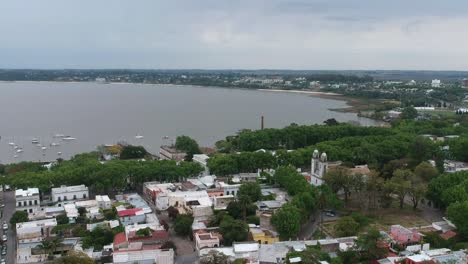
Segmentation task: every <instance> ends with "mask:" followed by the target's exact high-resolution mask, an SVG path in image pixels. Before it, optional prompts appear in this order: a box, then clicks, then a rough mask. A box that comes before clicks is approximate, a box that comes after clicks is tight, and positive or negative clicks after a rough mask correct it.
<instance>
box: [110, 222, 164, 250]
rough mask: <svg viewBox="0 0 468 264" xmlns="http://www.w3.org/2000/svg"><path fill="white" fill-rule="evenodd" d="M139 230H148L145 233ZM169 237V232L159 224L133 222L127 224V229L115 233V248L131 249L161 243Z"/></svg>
mask: <svg viewBox="0 0 468 264" xmlns="http://www.w3.org/2000/svg"><path fill="white" fill-rule="evenodd" d="M139 230H148V232H149V233H148V234H146V235H144V234H142V233H140V232H138V231H139ZM167 239H169V233H167V232H166V230H164V227H162V226H160V225H159V224H133V225H128V226H125V231H124V232H122V233H119V234H117V235H115V237H114V243H113V246H114V249H115V250H123V249H131V248H133V247H135V246H138V245H141V244H143V245H156V244H157V245H160V244H162V243H164V242H165V241H167Z"/></svg>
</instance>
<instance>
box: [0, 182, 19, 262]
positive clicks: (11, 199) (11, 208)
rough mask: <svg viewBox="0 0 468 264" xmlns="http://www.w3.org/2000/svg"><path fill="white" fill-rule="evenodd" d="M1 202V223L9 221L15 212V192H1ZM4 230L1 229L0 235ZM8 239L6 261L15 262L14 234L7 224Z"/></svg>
mask: <svg viewBox="0 0 468 264" xmlns="http://www.w3.org/2000/svg"><path fill="white" fill-rule="evenodd" d="M3 203H4V204H5V207H4V208H3V213H2V218H1V224H2V225H3V221H6V222H7V223H9V222H10V218H11V216H12V215H13V214H14V213H15V209H16V203H15V192H13V191H9V192H4V193H3ZM4 232H5V231H3V230H2V235H3V234H4ZM6 233H7V237H8V241H7V249H8V250H7V255H6V260H7V261H6V263H8V264H10V263H12V264H13V263H16V236H15V233H14V232H13V228H12V227H11V226H10V224H8V231H6Z"/></svg>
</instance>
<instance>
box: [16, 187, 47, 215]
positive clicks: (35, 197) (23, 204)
mask: <svg viewBox="0 0 468 264" xmlns="http://www.w3.org/2000/svg"><path fill="white" fill-rule="evenodd" d="M15 199H16V211H25V212H28V214H31V215H32V214H35V213H37V212H39V211H40V205H41V200H40V197H39V189H38V188H28V189H26V190H23V189H17V190H16V191H15Z"/></svg>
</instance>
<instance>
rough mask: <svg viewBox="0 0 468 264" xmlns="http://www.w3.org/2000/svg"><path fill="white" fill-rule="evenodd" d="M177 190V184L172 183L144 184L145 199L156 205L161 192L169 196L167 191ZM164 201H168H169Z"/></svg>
mask: <svg viewBox="0 0 468 264" xmlns="http://www.w3.org/2000/svg"><path fill="white" fill-rule="evenodd" d="M175 190H176V186H175V185H174V184H172V183H159V182H145V183H144V184H143V193H144V195H145V199H146V200H147V201H148V202H150V203H151V204H152V205H156V200H157V198H158V196H159V195H160V194H162V195H163V196H165V197H166V198H167V196H166V193H167V192H174V191H175ZM163 203H167V201H165V202H163Z"/></svg>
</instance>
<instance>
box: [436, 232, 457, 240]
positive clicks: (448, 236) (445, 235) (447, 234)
mask: <svg viewBox="0 0 468 264" xmlns="http://www.w3.org/2000/svg"><path fill="white" fill-rule="evenodd" d="M456 235H457V233H456V232H453V231H452V230H450V231H447V232H445V233H443V234H440V237H441V238H443V239H445V240H449V239H450V238H452V237H454V236H456Z"/></svg>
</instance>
